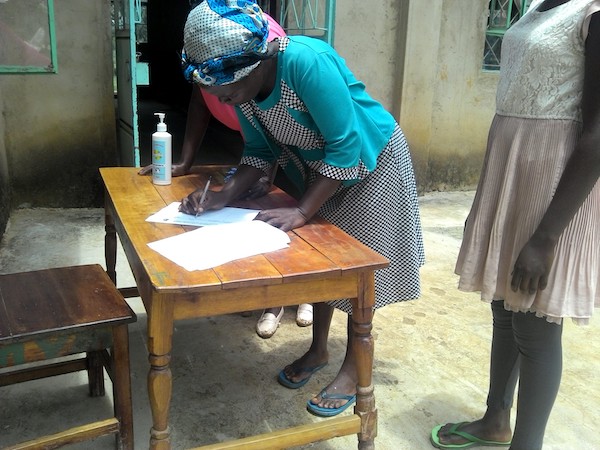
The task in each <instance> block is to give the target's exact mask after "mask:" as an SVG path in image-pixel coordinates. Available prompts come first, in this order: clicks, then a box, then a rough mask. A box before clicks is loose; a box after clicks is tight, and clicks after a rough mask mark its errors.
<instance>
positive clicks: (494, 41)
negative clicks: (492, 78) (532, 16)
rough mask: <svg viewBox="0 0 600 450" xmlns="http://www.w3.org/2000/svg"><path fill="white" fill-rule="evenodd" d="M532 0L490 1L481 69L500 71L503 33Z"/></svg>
mask: <svg viewBox="0 0 600 450" xmlns="http://www.w3.org/2000/svg"><path fill="white" fill-rule="evenodd" d="M531 1H532V0H490V6H489V17H488V25H487V30H486V33H485V47H484V50H483V69H484V70H500V61H501V57H502V55H501V47H502V38H503V37H504V33H506V30H508V29H509V28H510V27H511V26H512V25H513V24H514V23H515V22H516V21H517V20H519V19H520V18H521V17H522V16H523V14H525V12H526V11H527V8H529V5H530V3H531Z"/></svg>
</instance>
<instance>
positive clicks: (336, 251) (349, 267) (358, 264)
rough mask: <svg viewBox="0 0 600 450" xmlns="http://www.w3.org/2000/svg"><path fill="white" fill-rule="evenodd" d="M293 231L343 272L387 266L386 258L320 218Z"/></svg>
mask: <svg viewBox="0 0 600 450" xmlns="http://www.w3.org/2000/svg"><path fill="white" fill-rule="evenodd" d="M294 231H295V232H296V234H297V235H298V236H300V237H301V238H302V239H304V240H306V241H307V242H309V243H310V245H312V246H313V247H314V248H315V249H317V250H318V251H319V252H321V253H323V254H326V255H327V257H328V258H330V259H331V261H332V262H333V263H334V264H336V265H338V266H339V267H340V268H341V270H342V271H343V272H351V271H355V270H364V268H365V267H371V268H373V269H383V268H385V267H387V266H388V265H389V261H388V259H387V258H385V257H383V256H381V255H380V254H379V253H377V252H375V251H374V250H372V249H371V248H369V247H367V246H366V245H364V244H362V243H360V242H358V241H357V240H356V239H354V238H352V237H351V236H349V235H348V234H347V233H346V232H344V231H342V230H341V229H339V228H338V227H336V226H335V225H333V224H331V223H329V222H327V221H326V220H325V219H322V218H320V217H315V218H314V219H312V220H311V221H310V222H309V223H307V224H306V225H304V226H303V227H301V228H297V229H296V230H294Z"/></svg>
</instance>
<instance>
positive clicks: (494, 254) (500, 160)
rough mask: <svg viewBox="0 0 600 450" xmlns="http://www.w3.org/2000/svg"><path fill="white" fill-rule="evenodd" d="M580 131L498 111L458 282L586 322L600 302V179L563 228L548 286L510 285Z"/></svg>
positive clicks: (525, 307) (553, 317) (484, 294)
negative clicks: (525, 288)
mask: <svg viewBox="0 0 600 450" xmlns="http://www.w3.org/2000/svg"><path fill="white" fill-rule="evenodd" d="M580 134H581V124H579V123H577V122H574V121H570V120H545V119H543V120H542V119H522V118H516V117H506V116H500V115H496V116H495V117H494V120H493V122H492V126H491V129H490V134H489V139H488V149H487V153H486V157H485V160H484V166H483V169H482V173H481V178H480V181H479V186H478V188H477V193H476V195H475V199H474V201H473V206H472V208H471V212H470V213H469V216H468V219H467V222H466V225H465V232H464V237H463V242H462V245H461V249H460V252H459V256H458V261H457V263H456V273H457V274H458V275H460V281H459V289H461V290H464V291H478V292H481V298H482V300H485V301H492V300H501V299H502V300H504V303H505V307H506V308H507V309H509V310H511V311H521V312H525V311H531V312H535V313H536V314H537V315H538V316H540V317H546V318H547V320H548V321H550V322H557V323H560V322H561V320H562V318H564V317H571V318H572V319H573V320H574V321H575V322H576V323H578V324H586V323H587V322H588V321H589V318H590V317H591V316H592V312H593V309H594V306H598V305H600V289H599V288H600V182H597V183H596V186H595V187H594V189H593V190H592V192H591V193H590V195H589V196H588V198H587V199H586V200H585V202H584V203H583V205H582V206H581V208H580V209H579V211H578V212H577V214H576V215H575V216H574V217H573V220H572V221H571V222H570V224H569V225H568V226H567V228H566V229H565V231H564V232H563V234H562V235H561V237H560V239H559V241H558V244H557V247H556V256H555V259H554V264H553V267H552V269H551V272H550V275H549V282H548V286H547V288H546V289H544V290H542V291H538V292H537V293H536V294H533V295H529V294H523V293H521V292H520V291H519V292H513V291H512V290H511V288H510V281H511V272H512V269H513V266H514V263H515V260H516V259H517V257H518V255H519V252H520V251H521V249H522V248H523V246H524V245H525V243H526V242H527V241H528V240H529V238H530V236H531V235H532V234H533V232H534V231H535V229H536V228H537V226H538V224H539V222H540V220H541V218H542V216H543V215H544V213H545V211H546V209H547V207H548V205H549V204H550V201H551V200H552V196H553V194H554V191H555V190H556V187H557V185H558V182H559V180H560V177H561V174H562V172H563V170H564V168H565V165H566V163H567V161H568V159H569V157H570V155H571V153H572V152H573V150H574V148H575V145H576V143H577V141H578V139H579V136H580Z"/></svg>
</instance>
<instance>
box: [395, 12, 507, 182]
mask: <svg viewBox="0 0 600 450" xmlns="http://www.w3.org/2000/svg"><path fill="white" fill-rule="evenodd" d="M486 5H487V3H486V2H482V1H480V0H431V1H420V0H410V6H409V19H408V34H407V42H406V60H405V70H404V74H403V84H402V105H401V111H402V113H401V117H400V125H401V126H402V129H403V130H404V132H405V134H406V136H407V139H408V141H409V144H410V146H411V151H412V153H413V160H414V162H415V172H416V174H417V181H418V183H419V186H420V189H421V190H438V189H440V190H443V189H451V188H462V187H474V186H475V184H476V183H477V179H478V177H479V170H480V168H481V162H482V159H483V155H484V152H485V143H486V138H487V131H488V128H489V124H490V121H491V118H492V116H493V112H494V107H495V88H496V83H497V75H495V74H489V73H484V72H482V70H481V62H482V55H483V43H484V33H485V24H486V21H487V15H486V14H487V6H486Z"/></svg>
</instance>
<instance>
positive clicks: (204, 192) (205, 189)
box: [196, 176, 212, 217]
mask: <svg viewBox="0 0 600 450" xmlns="http://www.w3.org/2000/svg"><path fill="white" fill-rule="evenodd" d="M210 180H212V176H210V177H208V181H207V182H206V186H204V190H203V191H202V196H201V197H200V205H201V204H202V203H204V199H205V198H206V193H207V192H208V187H209V186H210ZM198 214H199V213H196V217H198Z"/></svg>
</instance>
